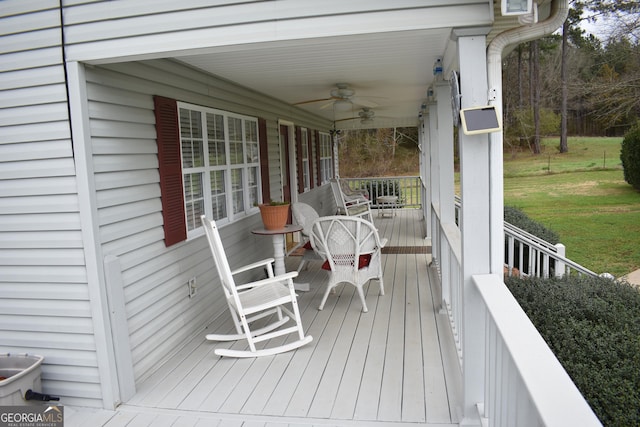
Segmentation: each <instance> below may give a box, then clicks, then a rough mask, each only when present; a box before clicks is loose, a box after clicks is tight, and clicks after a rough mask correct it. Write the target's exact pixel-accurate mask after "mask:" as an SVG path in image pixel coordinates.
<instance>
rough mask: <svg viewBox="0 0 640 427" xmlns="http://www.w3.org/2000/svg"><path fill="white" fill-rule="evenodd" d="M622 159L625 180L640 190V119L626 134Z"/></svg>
mask: <svg viewBox="0 0 640 427" xmlns="http://www.w3.org/2000/svg"><path fill="white" fill-rule="evenodd" d="M620 160H621V161H622V169H623V170H624V180H625V181H627V182H628V183H629V184H631V186H632V187H633V188H635V189H636V190H640V121H639V122H637V123H636V124H635V126H633V127H632V128H631V130H629V132H627V133H626V135H625V136H624V139H623V140H622V148H621V150H620Z"/></svg>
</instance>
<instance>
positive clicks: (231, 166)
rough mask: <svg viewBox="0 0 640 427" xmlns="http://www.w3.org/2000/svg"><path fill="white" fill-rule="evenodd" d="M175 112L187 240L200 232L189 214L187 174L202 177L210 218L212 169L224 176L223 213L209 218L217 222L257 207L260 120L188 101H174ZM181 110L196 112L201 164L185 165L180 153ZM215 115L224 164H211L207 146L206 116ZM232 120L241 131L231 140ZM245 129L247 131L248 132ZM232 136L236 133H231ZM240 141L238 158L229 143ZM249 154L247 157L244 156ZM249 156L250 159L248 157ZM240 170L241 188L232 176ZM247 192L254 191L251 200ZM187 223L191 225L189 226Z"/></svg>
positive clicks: (234, 218) (240, 216) (259, 194)
mask: <svg viewBox="0 0 640 427" xmlns="http://www.w3.org/2000/svg"><path fill="white" fill-rule="evenodd" d="M176 104H177V113H178V121H179V125H178V137H179V146H180V166H181V169H182V180H183V196H184V197H185V200H184V203H183V208H184V210H185V220H186V221H185V228H186V233H187V240H188V239H191V238H193V237H197V236H201V235H202V234H203V229H202V224H200V221H199V215H196V216H198V218H195V219H194V218H190V217H189V211H188V209H187V204H188V203H189V200H188V199H187V197H186V196H187V195H186V191H185V181H186V177H187V176H189V175H198V174H199V175H200V176H201V179H202V193H203V195H202V197H203V199H204V209H203V210H204V214H205V215H206V217H207V218H213V213H214V209H213V195H212V185H211V178H212V174H213V173H219V172H222V174H223V177H224V193H222V194H224V200H225V214H226V216H224V217H221V218H218V219H216V218H213V219H214V220H215V221H216V223H217V224H219V225H226V224H231V223H234V222H237V221H238V220H240V219H243V218H246V217H247V216H249V215H253V214H254V213H257V212H258V211H259V208H258V204H259V203H262V196H263V195H262V177H261V175H262V173H261V171H262V165H261V159H260V154H261V150H260V135H259V134H260V123H259V118H257V117H252V116H247V115H243V114H238V113H234V112H230V111H225V110H220V109H216V108H211V107H204V106H201V105H196V104H191V103H187V102H182V101H177V103H176ZM182 110H187V111H190V112H194V111H196V112H199V113H200V115H201V122H200V126H201V132H200V134H201V137H202V141H201V144H202V148H201V149H202V153H201V155H202V162H203V163H202V166H196V167H185V163H184V161H185V158H184V153H183V140H184V139H186V136H184V137H183V135H182V132H183V131H182V125H181V122H180V120H181V113H182ZM216 116H218V117H219V116H222V123H223V126H222V130H223V138H224V164H217V165H211V164H210V163H209V162H210V156H209V149H210V141H209V133H208V120H209V119H210V118H215V117H216ZM234 120H239V124H238V127H237V128H235V129H237V130H239V131H240V132H241V135H240V136H241V141H238V140H237V139H236V140H235V142H233V141H231V135H230V130H231V128H230V124H231V123H232V122H233V121H234ZM247 124H249V126H250V127H252V129H253V130H251V129H247ZM248 130H249V131H250V132H251V135H248ZM234 136H237V135H235V134H234ZM238 142H240V144H241V150H242V153H241V157H242V159H241V160H242V161H241V162H238V161H237V160H238V158H237V156H236V157H235V158H232V155H231V153H232V152H231V146H232V144H233V143H238ZM250 155H251V159H249V158H248V157H249V156H250ZM251 160H252V161H251ZM238 172H240V175H241V181H242V183H241V188H239V187H234V183H233V182H232V177H233V176H234V174H237V173H238ZM252 176H253V178H254V179H253V180H252V181H251V182H250V178H251V177H252ZM238 194H241V195H242V201H241V208H240V209H239V210H238V211H236V210H235V209H234V207H235V206H237V204H236V203H235V202H236V201H237V199H236V198H234V195H238ZM251 194H255V200H254V199H253V198H252V197H251ZM190 227H193V228H191V229H190Z"/></svg>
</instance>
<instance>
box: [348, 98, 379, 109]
mask: <svg viewBox="0 0 640 427" xmlns="http://www.w3.org/2000/svg"><path fill="white" fill-rule="evenodd" d="M353 103H354V104H356V105H361V106H363V107H368V108H375V107H378V103H376V102H374V101H371V100H370V99H364V98H361V97H357V96H356V97H354V98H353Z"/></svg>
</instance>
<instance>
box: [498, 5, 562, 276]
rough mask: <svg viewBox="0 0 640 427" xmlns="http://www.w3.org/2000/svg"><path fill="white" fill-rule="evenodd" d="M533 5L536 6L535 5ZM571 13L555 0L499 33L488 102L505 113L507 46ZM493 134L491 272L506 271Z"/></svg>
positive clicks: (558, 22)
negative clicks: (532, 18) (540, 15)
mask: <svg viewBox="0 0 640 427" xmlns="http://www.w3.org/2000/svg"><path fill="white" fill-rule="evenodd" d="M534 7H536V6H535V5H534ZM568 14H569V0H552V3H551V13H550V15H549V18H547V19H545V20H544V21H542V22H539V23H537V24H532V25H525V26H522V27H517V28H513V29H511V30H507V31H505V32H503V33H500V34H498V35H497V36H496V38H494V39H493V40H492V41H491V43H489V47H488V48H487V80H488V85H489V102H490V103H491V104H492V105H494V106H495V108H496V110H497V111H498V115H499V117H502V53H503V51H504V49H505V48H506V47H507V46H510V45H513V44H518V43H523V42H527V41H530V40H535V39H538V38H540V37H543V36H546V35H549V34H552V33H553V32H554V31H556V30H557V29H558V28H560V27H561V26H562V24H563V23H564V21H565V20H566V19H567V15H568ZM489 135H490V137H489V138H490V147H491V153H490V161H491V162H495V164H491V165H490V167H491V182H490V189H489V191H490V195H489V197H490V203H491V234H490V236H491V246H490V247H491V273H493V274H499V275H502V274H503V268H504V267H503V265H504V185H503V180H502V177H503V165H502V162H503V153H502V144H503V133H502V132H494V133H491V134H489Z"/></svg>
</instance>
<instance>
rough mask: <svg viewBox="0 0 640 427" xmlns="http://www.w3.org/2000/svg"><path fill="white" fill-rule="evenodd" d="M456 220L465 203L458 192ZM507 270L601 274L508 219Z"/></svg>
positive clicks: (557, 274)
mask: <svg viewBox="0 0 640 427" xmlns="http://www.w3.org/2000/svg"><path fill="white" fill-rule="evenodd" d="M455 204H456V220H457V219H458V218H459V217H460V216H459V215H460V209H461V206H462V205H461V203H460V198H459V197H458V196H456V198H455ZM504 237H505V245H506V247H505V273H506V274H507V275H508V276H514V275H515V276H519V277H543V278H545V279H546V278H548V277H550V276H551V275H554V276H555V277H563V276H565V275H567V276H568V275H573V274H577V275H578V276H582V275H587V276H594V277H595V276H597V275H598V274H596V273H594V272H593V271H591V270H589V269H588V268H586V267H583V266H582V265H580V264H578V263H576V262H574V261H571V260H570V259H568V258H566V257H565V246H564V245H563V244H561V243H558V244H556V245H553V244H551V243H549V242H547V241H545V240H543V239H540V238H539V237H537V236H534V235H533V234H531V233H528V232H526V231H524V230H522V229H520V228H518V227H516V226H515V225H512V224H510V223H508V222H506V221H505V222H504Z"/></svg>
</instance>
